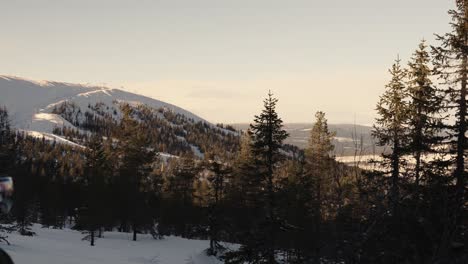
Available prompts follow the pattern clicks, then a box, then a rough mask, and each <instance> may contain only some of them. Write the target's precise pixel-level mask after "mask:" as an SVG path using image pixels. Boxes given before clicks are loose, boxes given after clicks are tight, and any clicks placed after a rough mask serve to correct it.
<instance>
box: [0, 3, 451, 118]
mask: <svg viewBox="0 0 468 264" xmlns="http://www.w3.org/2000/svg"><path fill="white" fill-rule="evenodd" d="M454 2H455V1H454V0H392V1H388V0H354V1H350V0H327V1H324V0H282V1H279V0H184V1H182V0H167V1H164V0H151V1H147V0H92V1H90V0H80V1H71V0H30V1H25V0H15V1H11V0H0V75H13V76H19V77H25V78H29V79H35V80H53V81H66V82H72V83H85V84H93V85H105V86H109V87H112V88H123V89H125V90H128V91H131V92H136V93H140V94H143V95H146V96H150V97H153V98H156V99H159V100H162V101H166V102H169V103H172V104H175V105H178V106H180V107H183V108H185V109H187V110H190V111H192V112H194V113H195V114H197V115H199V116H201V117H203V118H205V119H207V120H209V121H211V122H220V123H239V122H251V121H252V119H253V117H254V115H255V114H258V113H259V112H260V111H261V108H262V106H263V103H262V100H263V98H264V97H265V96H266V95H267V93H268V91H269V90H271V91H272V92H273V93H274V94H275V96H276V97H278V99H279V103H278V112H279V115H280V117H282V119H283V121H285V122H288V123H292V122H296V123H297V122H313V120H314V113H315V112H316V111H319V110H321V111H324V112H326V115H327V118H328V120H329V122H330V123H357V124H371V123H373V120H374V118H375V110H374V109H375V105H376V103H377V100H378V97H379V95H380V94H381V93H382V92H383V91H384V86H385V83H386V82H387V81H388V79H389V75H388V72H387V69H388V68H389V67H390V66H391V64H392V63H393V61H394V59H395V58H396V57H397V55H399V56H400V58H401V59H402V61H403V62H405V63H406V61H407V60H408V59H409V58H410V56H411V54H412V52H413V51H414V49H415V48H416V47H417V45H418V44H419V42H420V40H421V39H423V38H424V39H426V40H427V41H428V42H429V44H437V42H435V41H434V33H444V32H447V31H448V30H449V26H448V22H449V21H450V19H449V16H448V15H447V10H448V9H450V8H452V7H453V6H454Z"/></svg>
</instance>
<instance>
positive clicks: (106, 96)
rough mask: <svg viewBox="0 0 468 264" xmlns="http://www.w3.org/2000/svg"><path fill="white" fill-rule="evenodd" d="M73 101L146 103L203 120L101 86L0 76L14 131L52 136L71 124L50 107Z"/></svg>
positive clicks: (0, 97)
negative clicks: (59, 129)
mask: <svg viewBox="0 0 468 264" xmlns="http://www.w3.org/2000/svg"><path fill="white" fill-rule="evenodd" d="M65 101H67V102H73V103H74V104H75V105H78V106H79V107H81V108H83V109H84V108H86V107H87V106H88V105H89V104H92V105H94V104H96V103H99V102H102V103H104V104H105V105H109V106H110V105H112V104H113V103H114V102H116V101H117V102H127V103H130V104H146V105H148V106H150V107H153V108H165V109H168V110H171V111H173V112H175V113H179V114H182V115H184V116H186V117H187V118H191V119H193V120H195V121H202V120H203V119H202V118H200V117H198V116H196V115H194V114H192V113H190V112H189V111H186V110H184V109H182V108H180V107H177V106H175V105H172V104H168V103H165V102H162V101H158V100H155V99H152V98H148V97H145V96H141V95H138V94H133V93H130V92H126V91H122V90H119V89H111V88H105V87H95V86H85V85H80V84H71V83H62V82H49V81H40V82H38V81H32V80H27V79H23V78H18V77H11V76H2V75H0V106H6V107H7V109H8V111H9V112H10V115H11V119H12V124H13V126H15V127H16V128H18V129H24V130H28V131H36V132H39V133H52V130H53V129H54V127H61V126H70V127H72V125H71V124H70V123H68V122H67V121H66V120H64V119H63V118H62V117H60V116H58V115H55V114H53V113H52V109H53V107H54V106H56V105H58V104H60V103H63V102H65Z"/></svg>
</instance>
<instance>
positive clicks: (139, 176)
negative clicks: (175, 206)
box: [119, 105, 156, 241]
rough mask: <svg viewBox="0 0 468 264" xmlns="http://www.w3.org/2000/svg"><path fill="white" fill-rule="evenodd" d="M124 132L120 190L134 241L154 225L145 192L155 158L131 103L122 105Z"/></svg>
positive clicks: (121, 150)
mask: <svg viewBox="0 0 468 264" xmlns="http://www.w3.org/2000/svg"><path fill="white" fill-rule="evenodd" d="M122 111H123V114H124V116H123V118H122V121H121V130H122V134H121V137H120V140H121V141H120V151H119V152H120V153H119V154H120V158H121V162H120V163H121V166H120V169H119V170H120V171H119V174H120V175H119V177H120V182H119V185H120V186H119V189H120V191H121V195H123V197H122V198H123V202H122V204H121V205H122V208H121V210H124V211H123V212H124V215H123V222H124V223H125V222H126V221H129V225H130V227H131V228H132V231H133V240H134V241H136V240H137V233H138V232H142V231H144V230H140V229H145V228H146V227H148V225H150V224H151V219H150V218H149V217H148V216H149V215H148V213H149V212H148V202H149V201H148V199H147V196H146V195H145V193H144V192H143V191H142V188H143V185H142V183H143V181H144V179H145V178H148V177H149V175H150V173H151V172H152V165H153V163H154V161H155V158H156V153H155V151H154V149H151V148H149V143H150V142H149V140H150V139H149V137H148V135H147V134H146V133H145V131H146V130H145V129H140V126H141V125H140V124H139V123H138V121H136V120H135V119H134V117H133V114H134V111H133V109H132V108H131V107H130V106H129V105H124V106H123V107H122Z"/></svg>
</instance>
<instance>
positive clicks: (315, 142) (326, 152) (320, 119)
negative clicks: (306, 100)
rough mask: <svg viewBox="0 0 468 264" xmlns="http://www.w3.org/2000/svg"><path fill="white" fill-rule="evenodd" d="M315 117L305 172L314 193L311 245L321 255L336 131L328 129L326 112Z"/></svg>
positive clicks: (316, 253) (306, 151)
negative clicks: (321, 241)
mask: <svg viewBox="0 0 468 264" xmlns="http://www.w3.org/2000/svg"><path fill="white" fill-rule="evenodd" d="M315 118H316V120H315V124H314V126H313V127H312V130H311V132H310V138H309V145H308V147H307V148H306V150H305V164H304V167H305V172H304V174H305V175H306V177H308V178H309V179H308V180H307V181H308V182H310V183H311V184H310V186H311V187H312V188H311V189H310V192H311V193H312V195H313V199H312V201H311V202H312V208H310V211H311V212H313V213H312V214H313V219H314V223H313V225H314V233H315V234H314V235H315V238H316V239H315V245H311V246H313V247H314V251H315V252H314V254H315V256H316V257H319V256H320V252H319V251H320V248H321V246H320V240H321V239H320V237H321V236H320V233H321V231H322V230H321V223H322V217H323V216H322V214H323V213H324V212H323V210H322V209H323V207H324V205H325V200H326V196H328V195H329V194H330V193H331V190H330V187H331V178H332V175H331V173H332V166H333V163H332V157H331V152H332V151H333V149H334V146H333V144H332V141H333V138H334V137H335V133H334V132H330V131H329V130H328V123H327V119H326V118H325V113H323V112H320V111H319V112H317V113H316V114H315Z"/></svg>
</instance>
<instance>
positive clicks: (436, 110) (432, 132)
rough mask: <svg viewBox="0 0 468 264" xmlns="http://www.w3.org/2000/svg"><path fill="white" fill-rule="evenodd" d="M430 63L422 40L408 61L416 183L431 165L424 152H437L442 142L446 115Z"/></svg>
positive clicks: (410, 150)
mask: <svg viewBox="0 0 468 264" xmlns="http://www.w3.org/2000/svg"><path fill="white" fill-rule="evenodd" d="M430 63H431V57H430V55H429V52H428V51H427V45H426V42H425V41H424V40H422V41H421V43H420V44H419V48H418V49H417V50H416V51H415V52H414V54H413V56H412V58H411V61H410V62H409V63H408V96H409V99H410V102H409V115H410V117H409V140H410V142H409V144H408V152H409V153H411V154H412V156H413V158H414V161H415V166H414V169H412V171H413V175H412V176H413V177H414V182H415V184H416V186H419V184H420V182H421V176H422V175H421V174H422V173H423V169H424V168H425V167H427V166H428V162H427V161H425V160H427V156H426V159H424V157H425V155H427V154H434V153H436V152H437V150H436V147H437V146H440V143H441V140H442V137H441V136H440V135H439V134H440V132H441V129H440V127H441V124H442V119H443V116H442V114H443V97H442V96H441V95H440V93H439V91H438V90H437V88H436V87H435V86H434V84H433V83H432V81H431V77H432V76H433V75H434V70H433V68H432V67H431V65H430Z"/></svg>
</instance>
